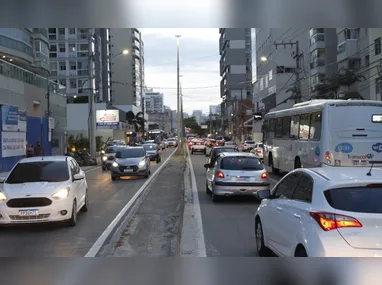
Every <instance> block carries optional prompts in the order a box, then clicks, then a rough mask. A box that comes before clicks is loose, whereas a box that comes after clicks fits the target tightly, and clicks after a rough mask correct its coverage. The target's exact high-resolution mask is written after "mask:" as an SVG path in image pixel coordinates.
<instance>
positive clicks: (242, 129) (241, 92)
mask: <svg viewBox="0 0 382 285" xmlns="http://www.w3.org/2000/svg"><path fill="white" fill-rule="evenodd" d="M240 97H241V106H240V119H241V141H244V114H243V107H244V102H243V88H240Z"/></svg>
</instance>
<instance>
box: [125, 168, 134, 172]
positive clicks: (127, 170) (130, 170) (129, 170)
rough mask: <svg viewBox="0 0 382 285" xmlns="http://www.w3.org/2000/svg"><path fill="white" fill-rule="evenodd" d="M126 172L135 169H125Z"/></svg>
mask: <svg viewBox="0 0 382 285" xmlns="http://www.w3.org/2000/svg"><path fill="white" fill-rule="evenodd" d="M124 172H133V169H125V170H124Z"/></svg>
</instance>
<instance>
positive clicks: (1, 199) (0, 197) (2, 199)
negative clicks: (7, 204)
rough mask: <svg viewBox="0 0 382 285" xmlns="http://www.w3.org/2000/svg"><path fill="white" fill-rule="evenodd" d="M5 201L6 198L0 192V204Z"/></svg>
mask: <svg viewBox="0 0 382 285" xmlns="http://www.w3.org/2000/svg"><path fill="white" fill-rule="evenodd" d="M5 200H7V197H6V196H5V194H4V193H3V192H0V202H4V201H5Z"/></svg>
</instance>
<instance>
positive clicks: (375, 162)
mask: <svg viewBox="0 0 382 285" xmlns="http://www.w3.org/2000/svg"><path fill="white" fill-rule="evenodd" d="M369 163H370V164H371V167H370V169H369V172H368V173H366V175H367V176H371V171H372V170H373V166H374V164H382V161H377V160H375V161H369Z"/></svg>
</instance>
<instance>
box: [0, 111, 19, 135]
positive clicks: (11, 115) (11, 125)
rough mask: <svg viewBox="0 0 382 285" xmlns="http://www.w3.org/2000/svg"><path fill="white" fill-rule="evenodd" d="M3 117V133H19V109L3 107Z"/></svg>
mask: <svg viewBox="0 0 382 285" xmlns="http://www.w3.org/2000/svg"><path fill="white" fill-rule="evenodd" d="M1 117H2V120H3V125H2V130H3V131H16V132H17V131H18V130H19V108H18V107H13V106H8V105H3V106H1Z"/></svg>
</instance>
